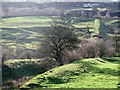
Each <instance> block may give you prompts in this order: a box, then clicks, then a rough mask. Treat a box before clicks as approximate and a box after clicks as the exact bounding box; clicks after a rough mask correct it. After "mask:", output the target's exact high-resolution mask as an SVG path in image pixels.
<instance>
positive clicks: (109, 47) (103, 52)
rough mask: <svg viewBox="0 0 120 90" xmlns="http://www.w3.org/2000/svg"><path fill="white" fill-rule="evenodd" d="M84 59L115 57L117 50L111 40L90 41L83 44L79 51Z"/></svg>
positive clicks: (97, 39) (96, 39)
mask: <svg viewBox="0 0 120 90" xmlns="http://www.w3.org/2000/svg"><path fill="white" fill-rule="evenodd" d="M78 52H79V53H80V55H81V57H83V58H94V57H104V56H113V55H114V53H115V48H114V46H113V43H112V41H111V40H103V39H99V38H95V39H89V40H88V41H86V42H84V43H82V45H81V47H80V48H79V51H78Z"/></svg>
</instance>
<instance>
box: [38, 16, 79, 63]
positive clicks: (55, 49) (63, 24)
mask: <svg viewBox="0 0 120 90" xmlns="http://www.w3.org/2000/svg"><path fill="white" fill-rule="evenodd" d="M78 43H79V40H78V38H77V35H76V34H75V33H74V29H73V27H72V26H71V25H70V20H63V18H59V20H58V19H56V20H55V19H53V22H52V23H51V28H50V29H49V30H47V31H45V33H44V38H43V41H42V44H41V49H39V50H40V51H41V52H42V53H44V54H43V56H44V57H50V58H54V59H55V60H56V61H57V62H59V64H60V65H63V58H64V53H63V51H64V50H66V49H67V50H73V49H75V48H77V45H78Z"/></svg>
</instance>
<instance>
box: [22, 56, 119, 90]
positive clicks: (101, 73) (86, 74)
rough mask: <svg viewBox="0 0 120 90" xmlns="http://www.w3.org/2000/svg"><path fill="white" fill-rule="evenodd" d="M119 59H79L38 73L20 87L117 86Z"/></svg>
mask: <svg viewBox="0 0 120 90" xmlns="http://www.w3.org/2000/svg"><path fill="white" fill-rule="evenodd" d="M119 60H120V58H117V57H116V58H106V59H100V58H90V59H84V60H79V61H76V62H74V63H71V64H67V65H64V66H60V67H57V68H54V69H51V70H49V71H47V72H45V73H43V74H39V75H38V76H36V77H34V78H33V79H31V80H30V81H28V82H26V83H25V84H24V85H23V86H22V87H21V88H34V89H35V88H36V89H39V88H117V87H118V71H119V70H118V63H119ZM31 90H33V89H31Z"/></svg>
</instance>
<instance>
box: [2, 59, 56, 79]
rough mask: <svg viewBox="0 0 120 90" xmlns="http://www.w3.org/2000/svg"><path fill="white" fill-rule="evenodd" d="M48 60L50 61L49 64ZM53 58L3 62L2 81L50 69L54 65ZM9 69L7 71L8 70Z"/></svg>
mask: <svg viewBox="0 0 120 90" xmlns="http://www.w3.org/2000/svg"><path fill="white" fill-rule="evenodd" d="M49 62H51V63H50V64H49ZM55 63H56V62H55V61H53V60H43V59H42V60H41V59H19V60H18V59H14V60H7V61H5V62H4V64H3V70H2V71H3V81H4V80H11V79H13V80H14V79H19V78H23V77H27V76H34V75H37V74H39V73H43V72H45V71H47V70H49V69H51V68H52V67H53V66H54V65H55ZM8 71H9V72H8Z"/></svg>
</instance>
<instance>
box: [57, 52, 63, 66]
mask: <svg viewBox="0 0 120 90" xmlns="http://www.w3.org/2000/svg"><path fill="white" fill-rule="evenodd" d="M56 61H57V62H58V63H59V64H60V66H62V65H63V62H62V52H61V50H58V51H57V52H56Z"/></svg>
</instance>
